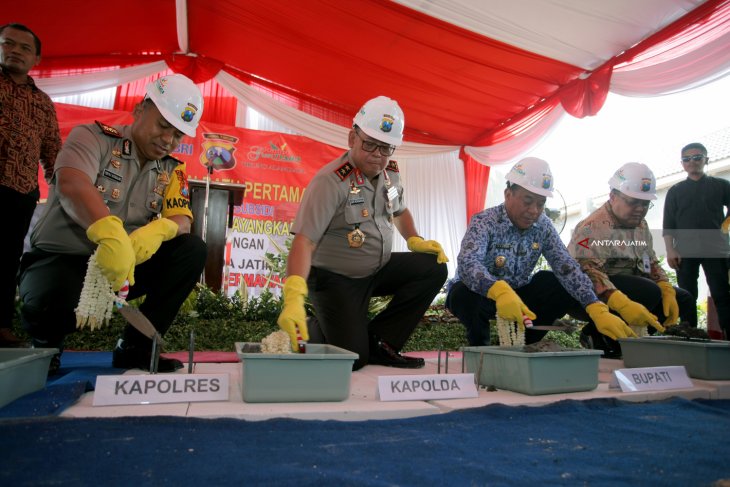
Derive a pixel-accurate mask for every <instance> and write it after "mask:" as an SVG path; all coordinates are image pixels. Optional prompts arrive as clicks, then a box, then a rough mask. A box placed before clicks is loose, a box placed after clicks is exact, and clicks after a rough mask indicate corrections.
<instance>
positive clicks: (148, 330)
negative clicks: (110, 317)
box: [118, 303, 165, 374]
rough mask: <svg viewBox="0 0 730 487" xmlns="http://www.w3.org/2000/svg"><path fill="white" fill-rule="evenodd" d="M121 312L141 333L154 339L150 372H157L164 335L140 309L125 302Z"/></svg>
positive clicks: (120, 309)
mask: <svg viewBox="0 0 730 487" xmlns="http://www.w3.org/2000/svg"><path fill="white" fill-rule="evenodd" d="M118 309H119V312H120V313H121V314H122V316H124V318H125V319H126V320H127V322H129V324H130V325H132V326H133V327H134V328H136V329H137V331H139V332H140V333H141V334H143V335H144V336H146V337H147V338H149V339H151V340H152V355H151V358H150V373H151V374H156V373H157V364H158V363H159V360H160V349H161V348H162V345H163V344H164V343H165V341H164V340H163V339H162V336H161V335H160V334H159V333H158V332H157V328H155V325H153V324H152V322H151V321H150V320H149V319H148V318H147V317H146V316H145V315H144V313H142V312H141V311H140V310H139V309H137V308H135V307H134V306H130V305H128V304H126V303H125V304H124V305H123V306H122V307H121V308H118Z"/></svg>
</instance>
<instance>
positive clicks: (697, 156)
mask: <svg viewBox="0 0 730 487" xmlns="http://www.w3.org/2000/svg"><path fill="white" fill-rule="evenodd" d="M705 157H707V156H704V155H702V154H695V155H693V156H684V157H682V162H689V161H692V162H700V161H704V160H705Z"/></svg>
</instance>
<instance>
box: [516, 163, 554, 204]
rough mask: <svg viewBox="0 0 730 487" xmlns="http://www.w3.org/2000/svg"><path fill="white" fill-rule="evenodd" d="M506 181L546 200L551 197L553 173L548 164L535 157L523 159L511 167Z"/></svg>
mask: <svg viewBox="0 0 730 487" xmlns="http://www.w3.org/2000/svg"><path fill="white" fill-rule="evenodd" d="M507 181H509V182H510V183H512V184H516V185H518V186H522V187H523V188H525V189H526V190H527V191H531V192H533V193H536V194H539V195H542V196H546V197H548V198H550V197H552V195H553V173H552V172H550V166H548V163H547V162H545V161H543V160H542V159H538V158H537V157H525V158H524V159H522V160H520V161H519V162H518V163H517V164H515V165H514V166H512V169H510V171H509V173H507Z"/></svg>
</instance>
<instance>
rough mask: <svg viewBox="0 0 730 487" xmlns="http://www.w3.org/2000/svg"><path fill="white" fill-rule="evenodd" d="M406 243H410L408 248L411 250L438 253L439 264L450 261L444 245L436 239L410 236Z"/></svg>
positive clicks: (437, 260)
mask: <svg viewBox="0 0 730 487" xmlns="http://www.w3.org/2000/svg"><path fill="white" fill-rule="evenodd" d="M406 243H407V244H408V250H410V251H411V252H421V253H424V254H434V255H436V256H437V257H436V262H438V263H439V264H445V263H447V262H448V261H449V258H448V257H446V254H445V253H444V249H443V247H441V244H440V243H438V242H437V241H435V240H423V237H410V238H409V239H408V240H406Z"/></svg>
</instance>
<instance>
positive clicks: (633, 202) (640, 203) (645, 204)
mask: <svg viewBox="0 0 730 487" xmlns="http://www.w3.org/2000/svg"><path fill="white" fill-rule="evenodd" d="M616 194H617V195H618V197H619V198H621V199H622V200H624V202H625V203H626V204H627V205H629V206H630V207H631V208H638V207H642V208H644V209H646V210H651V209H652V208H654V203H652V202H651V201H649V200H637V199H634V198H627V197H626V196H624V195H623V193H619V192H616Z"/></svg>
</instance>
